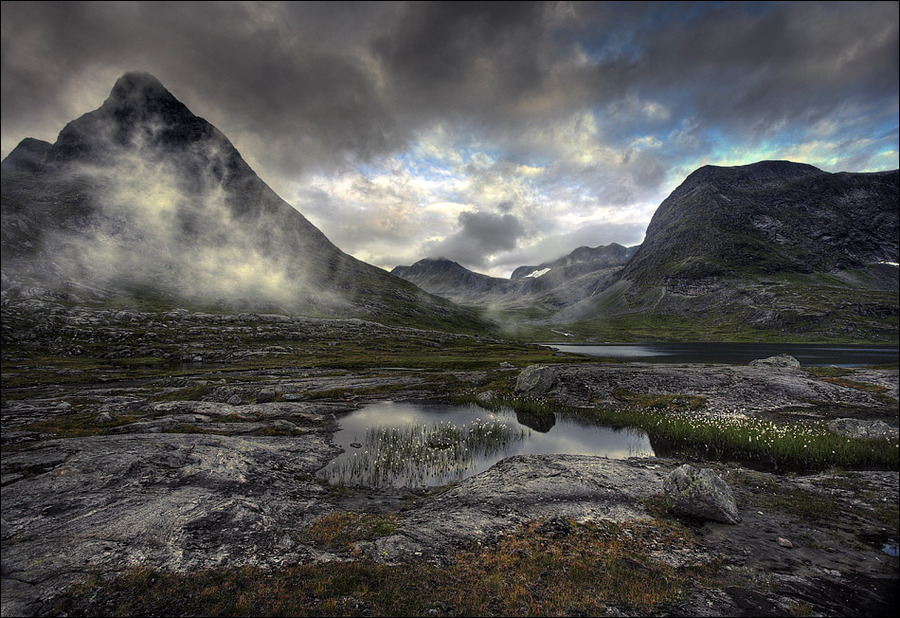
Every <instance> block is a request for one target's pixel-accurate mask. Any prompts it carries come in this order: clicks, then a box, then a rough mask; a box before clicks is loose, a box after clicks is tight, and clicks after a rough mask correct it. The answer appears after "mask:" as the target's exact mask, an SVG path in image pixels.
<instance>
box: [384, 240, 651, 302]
mask: <svg viewBox="0 0 900 618" xmlns="http://www.w3.org/2000/svg"><path fill="white" fill-rule="evenodd" d="M636 249H637V248H636V247H631V248H626V247H623V246H622V245H618V244H611V245H607V246H602V247H595V248H590V247H579V248H578V249H575V250H574V251H573V252H572V253H570V254H569V255H566V256H563V257H561V258H559V259H558V260H554V261H553V262H547V263H545V264H541V265H539V266H521V267H519V268H516V269H515V270H514V271H513V273H512V276H511V278H510V279H501V278H497V277H488V276H486V275H482V274H479V273H475V272H472V271H471V270H468V269H467V268H465V267H463V266H461V265H460V264H457V263H456V262H453V261H451V260H448V259H446V258H437V259H433V258H426V259H424V260H420V261H418V262H416V263H415V264H413V265H412V266H397V267H396V268H394V269H393V270H392V271H391V273H392V274H394V275H397V276H398V277H402V278H404V279H406V280H408V281H410V282H412V283H415V284H416V285H417V286H419V287H420V288H422V289H423V290H427V291H428V292H430V293H432V294H436V295H438V296H442V297H444V298H448V299H450V300H452V301H454V302H456V303H460V304H465V305H476V306H481V307H491V308H494V309H533V310H536V311H537V313H538V314H542V315H543V314H547V313H550V312H554V311H558V310H559V309H561V308H563V307H567V306H570V305H572V304H574V303H576V302H578V301H580V300H582V299H584V298H586V297H588V296H591V295H594V294H597V293H598V292H600V291H602V290H603V289H604V288H605V287H606V286H608V285H610V284H611V283H612V282H613V281H615V277H616V275H617V273H618V272H619V271H620V270H621V269H622V267H623V266H624V265H625V264H627V263H628V260H629V259H630V258H631V256H632V255H633V254H634V252H635V251H636Z"/></svg>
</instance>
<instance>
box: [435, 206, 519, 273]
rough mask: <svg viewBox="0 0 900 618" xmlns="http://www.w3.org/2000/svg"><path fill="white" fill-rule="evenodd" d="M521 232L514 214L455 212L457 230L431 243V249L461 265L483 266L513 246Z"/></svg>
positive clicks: (436, 253) (515, 244)
mask: <svg viewBox="0 0 900 618" xmlns="http://www.w3.org/2000/svg"><path fill="white" fill-rule="evenodd" d="M524 234H525V228H524V226H523V225H522V224H521V223H520V222H519V220H518V219H517V218H516V217H515V215H511V214H505V215H495V214H491V213H480V212H464V213H461V214H460V215H459V231H458V232H456V233H455V234H453V235H451V236H449V237H447V238H446V239H444V240H443V241H441V242H439V243H435V244H434V245H433V246H432V251H433V255H437V256H441V257H446V258H448V259H451V260H454V261H457V262H460V263H462V264H464V265H469V266H479V267H484V266H486V265H487V264H488V263H489V258H490V257H491V256H492V255H494V254H496V253H499V252H503V251H511V250H513V249H515V248H516V246H517V244H518V241H519V239H520V238H521V237H522V236H523V235H524Z"/></svg>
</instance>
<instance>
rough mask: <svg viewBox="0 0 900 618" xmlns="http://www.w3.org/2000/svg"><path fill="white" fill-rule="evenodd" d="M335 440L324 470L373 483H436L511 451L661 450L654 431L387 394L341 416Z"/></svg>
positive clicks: (340, 478)
mask: <svg viewBox="0 0 900 618" xmlns="http://www.w3.org/2000/svg"><path fill="white" fill-rule="evenodd" d="M339 423H340V425H341V429H340V430H339V431H338V432H336V433H335V435H334V443H335V444H337V445H339V446H340V447H341V448H343V449H344V453H342V454H341V455H339V456H338V457H337V458H336V459H335V460H333V461H332V462H331V463H329V464H328V466H326V467H325V468H323V469H322V471H321V472H320V476H321V477H322V478H324V479H326V480H328V481H329V482H331V483H338V484H344V485H361V486H366V487H434V486H440V485H446V484H447V483H450V482H452V481H459V480H462V479H465V478H468V477H469V476H472V475H474V474H478V473H479V472H482V471H484V470H487V469H488V468H489V467H490V466H492V465H494V464H495V463H497V462H498V461H500V460H501V459H504V458H506V457H510V456H512V455H527V454H570V455H602V456H605V457H610V458H614V459H623V458H626V457H637V456H644V457H650V456H653V455H654V452H653V448H652V447H651V445H650V441H649V438H648V437H647V434H646V433H644V432H643V431H640V430H635V429H612V428H608V427H601V426H597V425H589V424H583V423H579V422H578V421H576V420H574V419H568V418H560V417H559V416H555V415H553V414H543V415H540V416H528V415H524V414H522V413H519V414H517V413H516V412H514V411H512V410H499V411H491V410H486V409H484V408H482V407H480V406H477V405H475V404H469V405H452V404H444V403H440V402H434V401H384V402H380V403H376V404H371V405H368V406H365V407H363V408H361V409H359V410H357V411H355V412H351V413H350V414H348V415H347V416H343V417H341V418H340V419H339Z"/></svg>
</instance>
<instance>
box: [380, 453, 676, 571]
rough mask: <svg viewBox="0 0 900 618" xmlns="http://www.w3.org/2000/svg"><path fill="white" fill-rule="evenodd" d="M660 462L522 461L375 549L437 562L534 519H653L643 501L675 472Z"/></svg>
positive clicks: (439, 500)
mask: <svg viewBox="0 0 900 618" xmlns="http://www.w3.org/2000/svg"><path fill="white" fill-rule="evenodd" d="M662 462H663V460H659V459H656V458H647V459H640V458H634V459H607V458H605V457H595V456H588V455H517V456H514V457H509V458H508V459H504V460H503V461H500V462H499V463H497V464H496V465H494V466H492V467H491V468H489V469H488V470H486V471H485V472H482V473H481V474H479V475H477V476H474V477H471V478H469V479H466V480H465V481H463V482H462V483H460V484H459V485H458V486H457V487H455V488H453V489H451V490H449V491H447V492H446V493H444V494H442V495H440V496H438V497H436V498H433V499H431V500H429V501H428V502H427V503H426V504H425V505H423V506H421V507H419V508H417V509H415V510H414V511H412V512H410V513H408V514H406V516H405V517H404V518H403V520H402V521H401V523H400V526H399V527H398V529H397V532H396V533H395V534H393V535H391V536H389V537H384V538H381V539H378V540H377V541H376V542H375V543H374V544H373V545H371V546H369V547H367V549H368V550H369V551H370V553H371V554H372V557H373V558H375V559H376V560H380V561H383V562H387V563H393V562H405V561H409V560H415V559H426V560H428V559H430V560H434V561H437V562H440V561H442V560H443V559H444V558H446V557H447V556H448V555H449V554H450V553H451V552H452V551H453V550H454V549H455V548H458V547H462V546H464V545H466V544H469V543H472V542H478V541H486V540H489V539H490V538H493V537H496V536H497V535H498V534H501V533H504V534H505V533H511V532H513V531H514V530H515V528H516V527H517V526H518V525H520V524H522V523H524V522H528V521H532V520H535V519H539V518H542V517H543V518H547V519H550V518H553V517H565V518H571V519H573V520H575V521H579V522H584V521H600V520H609V521H625V520H630V519H642V518H646V517H647V515H646V512H645V509H644V503H643V501H644V500H646V499H647V498H651V497H653V496H656V495H660V494H662V492H663V479H664V478H665V476H666V474H668V472H669V468H670V467H671V466H667V465H665V464H663V463H662Z"/></svg>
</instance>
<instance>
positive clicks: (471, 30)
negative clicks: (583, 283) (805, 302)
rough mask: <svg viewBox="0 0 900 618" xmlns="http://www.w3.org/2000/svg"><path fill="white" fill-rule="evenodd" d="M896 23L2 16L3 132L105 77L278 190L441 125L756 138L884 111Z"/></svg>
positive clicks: (414, 7) (541, 16) (861, 17)
mask: <svg viewBox="0 0 900 618" xmlns="http://www.w3.org/2000/svg"><path fill="white" fill-rule="evenodd" d="M897 15H898V11H897V3H895V2H885V3H858V2H855V3H846V4H845V3H831V2H829V3H809V2H803V3H785V4H764V3H724V4H719V3H615V4H608V3H574V4H572V5H567V4H565V3H562V4H550V3H532V2H499V3H490V2H473V3H467V2H449V3H430V2H421V3H418V2H417V3H409V4H395V3H369V2H362V3H332V2H329V3H318V2H312V3H287V4H285V5H281V4H276V3H239V2H221V3H219V2H201V3H190V2H173V3H154V2H150V3H107V2H100V3H78V2H60V3H53V2H5V3H3V59H2V63H3V68H2V71H3V73H2V77H3V79H2V82H3V85H2V92H3V109H4V113H3V116H4V132H6V131H7V130H9V131H15V130H16V128H17V126H19V125H18V119H19V118H21V117H22V115H25V116H26V117H30V118H32V119H34V118H36V113H37V110H38V109H41V108H50V109H54V108H59V107H61V106H62V103H61V102H60V101H59V100H58V99H59V98H60V95H61V94H66V93H67V92H69V93H70V92H71V91H72V88H73V84H72V83H71V82H72V81H73V80H79V79H87V78H88V77H89V72H90V71H91V70H98V69H103V68H108V69H109V70H110V71H112V72H114V73H119V74H121V73H123V72H125V71H126V70H132V69H145V70H148V71H150V72H152V73H155V74H157V76H158V77H160V79H162V80H163V82H164V83H166V84H167V85H168V86H169V87H170V89H172V90H173V91H177V92H180V93H183V94H182V96H183V97H184V98H186V99H188V103H189V105H190V104H191V103H194V104H195V106H196V107H201V108H202V109H203V111H204V112H205V113H206V114H207V115H210V116H215V117H217V118H216V119H217V120H220V121H221V122H223V123H227V124H228V125H229V127H227V128H231V133H229V134H233V133H235V132H240V133H243V134H247V135H255V136H259V137H258V140H259V141H260V142H264V143H265V146H264V147H263V146H262V145H261V144H260V145H254V148H257V147H258V150H259V154H258V156H260V157H264V158H265V159H266V163H267V164H271V165H273V166H276V168H277V169H278V170H279V171H280V172H285V173H286V172H289V171H291V170H293V169H294V168H296V167H298V166H302V165H303V164H311V163H313V162H320V164H321V165H323V166H330V165H336V164H339V163H342V162H344V161H345V160H346V159H347V158H349V159H351V160H367V159H369V158H371V157H373V156H376V155H378V154H381V153H385V152H390V151H392V150H396V149H398V148H401V147H403V145H404V144H405V143H406V140H407V139H409V138H410V135H411V131H413V130H415V129H416V128H417V127H418V126H419V125H421V124H423V123H426V122H430V121H432V120H434V118H435V117H437V116H443V115H444V114H450V115H451V116H454V115H455V116H456V119H457V120H466V121H467V122H470V123H473V124H474V125H475V126H477V127H478V128H479V130H487V131H490V130H492V128H493V129H495V130H497V131H500V132H509V131H511V130H513V129H516V130H513V131H512V133H511V135H508V136H507V137H508V138H509V140H510V141H511V142H516V141H518V140H517V139H516V137H515V135H517V131H518V130H520V129H522V127H523V126H525V127H526V128H527V126H528V125H529V124H530V123H536V122H540V121H543V120H546V118H547V117H556V116H559V115H560V114H563V113H566V112H567V111H570V110H572V109H578V108H590V107H598V106H600V107H603V106H605V105H607V104H610V103H615V102H616V101H622V100H625V97H626V96H627V95H634V94H636V95H640V96H645V97H650V98H653V99H654V100H661V103H663V104H665V105H667V106H670V107H671V108H672V109H673V110H675V111H676V115H675V117H673V119H672V121H673V122H674V121H675V119H676V118H680V117H683V116H684V115H692V116H697V117H699V118H700V119H701V122H704V123H709V124H713V123H715V124H716V126H719V127H720V128H721V127H725V128H726V130H734V131H738V132H740V133H754V134H756V133H765V132H766V131H770V130H772V127H776V126H779V122H785V121H790V120H791V119H795V118H796V119H801V118H802V119H805V120H807V121H814V120H816V119H819V118H822V117H824V116H825V115H827V113H828V112H829V111H833V110H834V109H835V107H836V106H845V105H847V104H848V101H849V102H853V103H858V104H860V105H872V106H874V105H877V104H878V102H883V101H886V100H887V101H890V100H893V101H896V95H897V87H898V80H897V74H898V60H897V53H896V51H897V46H898V38H897V37H898V27H897V22H898V19H897ZM576 51H578V52H579V53H584V54H586V62H585V63H584V64H581V65H578V64H573V63H572V62H571V59H572V55H573V54H574V53H575V52H576ZM541 101H548V102H550V103H552V104H548V105H545V106H542V104H541ZM85 111H87V110H85ZM642 120H643V119H640V118H636V119H635V122H639V121H642ZM7 125H8V126H7ZM630 128H631V127H629V126H628V121H627V120H623V119H622V118H618V119H617V126H614V127H613V126H610V127H604V131H606V132H608V133H609V134H610V135H611V136H613V137H615V136H616V133H620V132H622V131H624V130H628V129H630ZM22 137H25V135H22ZM235 137H237V136H235ZM248 139H249V138H248Z"/></svg>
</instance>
